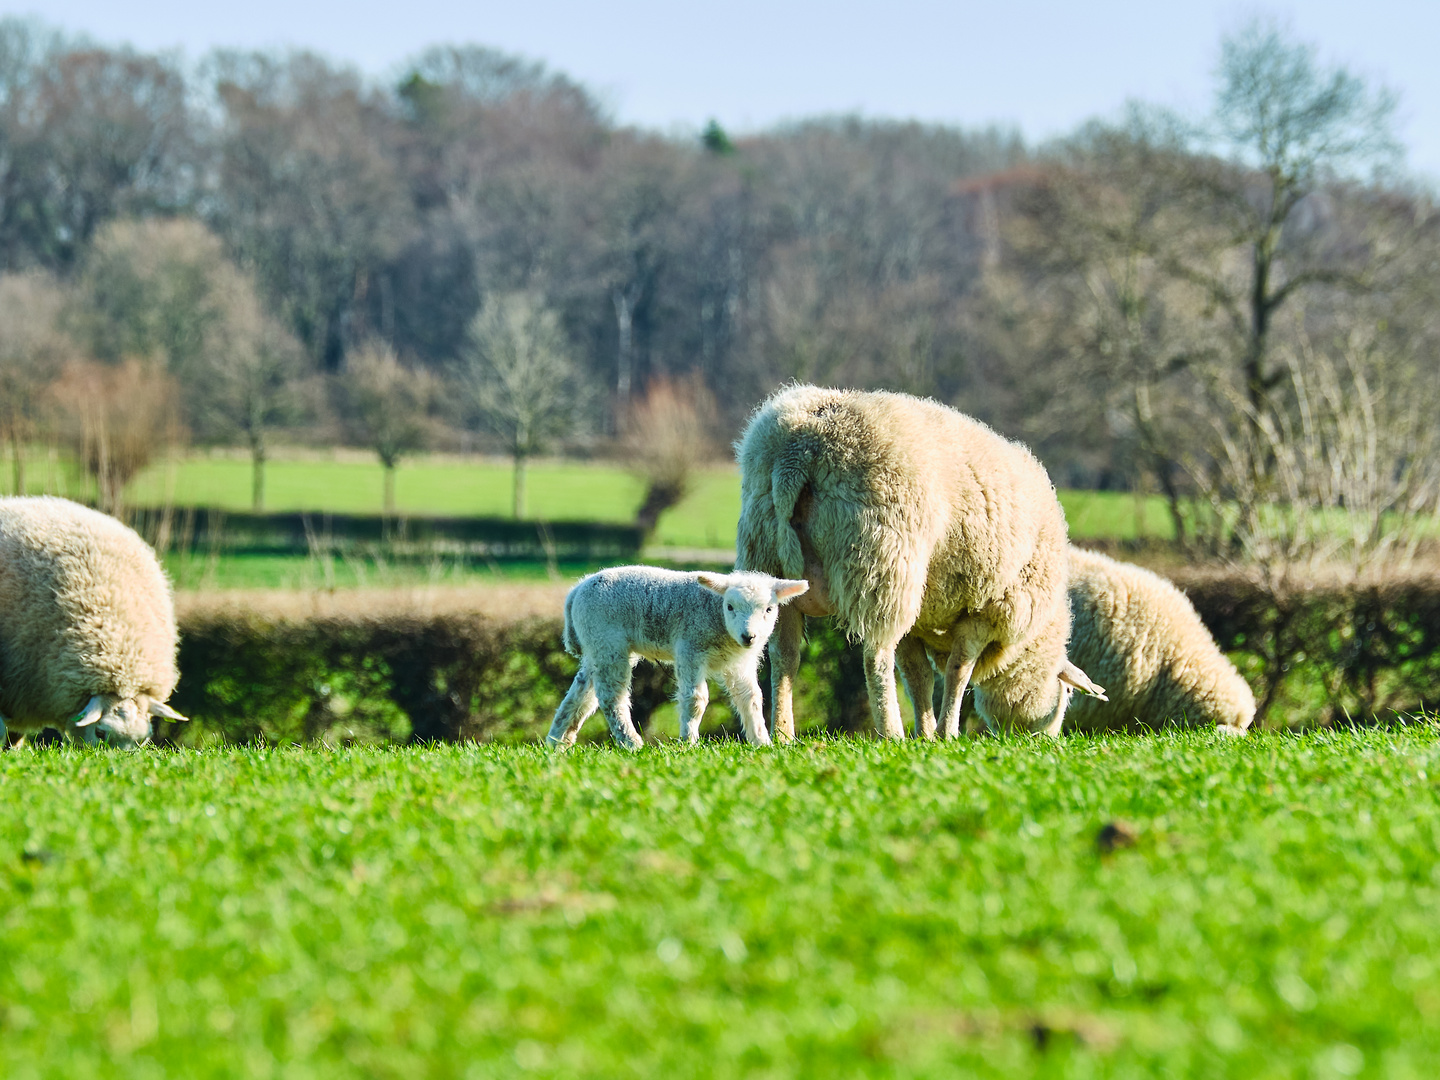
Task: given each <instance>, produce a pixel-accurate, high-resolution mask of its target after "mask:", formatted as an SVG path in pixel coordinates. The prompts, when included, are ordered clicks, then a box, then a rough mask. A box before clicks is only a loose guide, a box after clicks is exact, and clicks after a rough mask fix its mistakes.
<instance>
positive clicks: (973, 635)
mask: <svg viewBox="0 0 1440 1080" xmlns="http://www.w3.org/2000/svg"><path fill="white" fill-rule="evenodd" d="M954 633H955V640H954V643H953V644H952V645H951V646H950V657H949V659H948V660H946V661H945V696H944V698H943V699H942V700H941V703H940V721H941V722H942V723H943V724H944V725H945V738H947V739H958V738H959V737H960V705H961V703H962V702H963V701H964V700H965V690H966V688H967V687H968V686H969V685H970V676H971V674H973V673H974V671H975V663H976V661H978V660H979V659H980V654H981V653H982V652H984V651H985V646H986V645H988V644H989V643H990V627H989V626H988V625H986V624H985V623H983V622H981V621H980V620H978V619H961V620H960V621H959V622H958V623H956V624H955V630H954ZM972 728H973V730H972ZM979 730H980V729H979V721H978V720H967V721H966V723H965V734H967V735H976V734H978V733H979Z"/></svg>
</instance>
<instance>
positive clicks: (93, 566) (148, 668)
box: [0, 497, 179, 731]
mask: <svg viewBox="0 0 1440 1080" xmlns="http://www.w3.org/2000/svg"><path fill="white" fill-rule="evenodd" d="M177 640H178V639H177V635H176V631H175V607H174V603H173V600H172V598H171V594H170V583H169V582H168V581H167V580H166V578H165V574H164V572H163V571H162V570H161V569H160V564H159V563H158V562H157V561H156V559H155V553H154V552H153V551H152V550H151V549H150V547H149V545H147V544H146V543H145V541H143V540H141V539H140V537H139V536H137V535H136V534H135V532H134V531H133V530H131V529H128V528H126V527H125V526H124V525H122V524H120V522H118V521H116V520H115V519H114V518H112V517H109V516H107V515H105V514H102V513H99V512H98V511H95V510H89V509H87V508H85V507H83V506H80V505H78V504H77V503H73V502H70V501H68V500H66V499H57V498H50V497H40V498H3V499H0V716H3V717H4V722H5V723H6V724H8V725H9V726H10V727H12V728H15V729H16V730H19V731H35V730H40V729H42V728H45V727H54V728H58V729H60V730H64V729H65V726H66V724H67V722H68V721H70V720H71V719H72V718H73V717H74V716H75V715H76V713H77V712H78V711H79V710H80V709H81V708H83V707H84V706H85V704H86V702H88V701H89V700H90V698H91V697H93V696H94V695H97V694H104V695H111V696H113V697H116V698H122V699H138V700H139V702H140V707H141V708H142V709H143V708H144V707H145V706H146V704H147V701H146V700H144V699H147V698H148V699H150V700H154V701H157V702H163V701H165V699H166V698H168V697H169V696H170V693H171V691H172V690H174V688H175V683H176V680H177V679H178V678H179V675H178V672H177V670H176V666H175V651H176V645H177Z"/></svg>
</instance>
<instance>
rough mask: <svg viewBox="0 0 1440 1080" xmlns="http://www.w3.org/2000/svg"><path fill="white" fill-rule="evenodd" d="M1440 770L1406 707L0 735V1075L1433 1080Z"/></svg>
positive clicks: (1432, 743) (1437, 1048) (1439, 1030)
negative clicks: (1081, 732) (875, 727)
mask: <svg viewBox="0 0 1440 1080" xmlns="http://www.w3.org/2000/svg"><path fill="white" fill-rule="evenodd" d="M1437 784H1440V746H1437V742H1436V739H1435V735H1434V732H1433V730H1432V729H1430V728H1421V729H1412V730H1409V731H1402V732H1396V733H1385V732H1368V733H1363V734H1349V733H1343V734H1335V733H1331V734H1316V735H1311V736H1307V737H1298V738H1297V737H1285V736H1276V735H1260V736H1253V737H1250V738H1247V739H1244V740H1235V741H1227V740H1224V739H1220V738H1217V737H1215V736H1213V735H1204V734H1189V735H1186V734H1171V735H1165V736H1162V737H1156V738H1149V739H1143V740H1141V739H1108V740H1092V739H1085V738H1070V739H1065V740H1061V741H1058V742H1055V743H1048V742H1043V741H1031V740H1015V741H981V742H975V743H965V744H961V745H914V744H908V745H880V744H877V743H873V742H866V741H841V742H812V743H802V744H801V745H799V746H796V747H793V748H787V749H782V750H776V751H766V752H755V751H750V750H747V749H744V748H742V747H739V746H736V745H733V744H726V745H709V746H705V747H702V748H700V749H698V750H693V751H677V750H675V749H674V748H673V747H670V746H665V745H660V746H654V747H649V748H647V749H646V750H645V751H644V752H642V753H641V754H640V755H638V756H636V757H629V756H625V755H622V754H620V753H618V752H615V751H613V750H610V749H608V748H604V749H586V750H580V751H577V752H574V753H571V754H569V755H566V756H563V757H558V758H557V757H551V756H549V755H548V754H546V753H545V752H544V751H542V750H540V749H538V748H496V747H480V746H465V747H445V748H438V749H428V750H425V749H388V750H387V749H350V750H339V751H334V752H326V751H323V750H315V749H285V750H239V749H237V750H225V751H201V752H194V751H189V752H164V751H142V752H139V753H135V754H129V755H121V754H105V753H95V752H89V751H83V750H73V749H67V748H61V749H41V750H36V751H19V752H15V751H11V752H9V753H6V754H4V755H3V756H0V801H3V815H0V1075H3V1076H5V1077H7V1078H11V1080H18V1078H25V1077H40V1076H47V1077H50V1076H53V1077H82V1076H83V1077H109V1076H177V1077H179V1076H183V1077H206V1076H264V1077H333V1076H363V1077H406V1078H410V1077H460V1076H474V1077H487V1078H488V1077H506V1076H519V1075H522V1074H527V1075H540V1076H596V1077H601V1076H603V1077H626V1076H633V1077H657V1076H674V1077H686V1076H707V1077H708V1076H714V1077H739V1076H773V1077H795V1076H814V1077H831V1076H879V1077H926V1078H933V1077H970V1076H994V1077H1002V1076H1003V1077H1027V1076H1044V1077H1052V1076H1053V1077H1062V1076H1064V1077H1072V1076H1073V1077H1142V1076H1157V1077H1159V1076H1165V1077H1197V1078H1205V1080H1210V1078H1213V1077H1224V1076H1234V1077H1251V1076H1267V1077H1270V1076H1274V1077H1294V1078H1301V1077H1316V1078H1321V1077H1346V1076H1353V1075H1363V1076H1374V1077H1385V1078H1387V1080H1388V1078H1404V1077H1430V1076H1434V1075H1436V1069H1437V1067H1440V1024H1437V1021H1440V971H1437V968H1440V871H1437V869H1436V851H1437V848H1440V788H1437ZM1116 818H1120V819H1124V820H1125V821H1128V822H1129V823H1130V824H1131V827H1132V829H1133V832H1134V834H1135V837H1136V842H1135V845H1134V846H1133V847H1130V848H1122V849H1120V850H1116V851H1114V852H1113V853H1111V854H1102V853H1101V852H1100V851H1098V850H1097V846H1096V842H1095V838H1096V834H1097V832H1098V830H1100V828H1101V827H1102V825H1104V824H1105V823H1107V822H1109V821H1111V820H1112V819H1116Z"/></svg>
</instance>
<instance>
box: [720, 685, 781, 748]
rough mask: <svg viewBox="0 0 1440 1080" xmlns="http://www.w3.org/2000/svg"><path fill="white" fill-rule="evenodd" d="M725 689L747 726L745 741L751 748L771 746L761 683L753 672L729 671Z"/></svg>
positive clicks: (742, 721) (741, 719)
mask: <svg viewBox="0 0 1440 1080" xmlns="http://www.w3.org/2000/svg"><path fill="white" fill-rule="evenodd" d="M725 689H726V690H727V691H729V693H730V702H731V704H733V705H734V706H735V711H736V712H737V713H739V714H740V722H741V723H742V724H743V725H745V741H746V742H748V743H749V744H750V745H751V746H769V745H770V733H769V732H768V731H766V730H765V713H764V710H763V709H762V708H761V704H760V701H761V699H760V682H759V680H758V679H756V678H755V672H753V671H727V672H726V673H725Z"/></svg>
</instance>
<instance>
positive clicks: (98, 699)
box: [73, 694, 189, 750]
mask: <svg viewBox="0 0 1440 1080" xmlns="http://www.w3.org/2000/svg"><path fill="white" fill-rule="evenodd" d="M156 716H160V717H164V718H165V719H167V720H187V719H189V718H188V717H185V716H181V715H180V714H179V713H178V712H176V711H175V710H174V709H172V708H171V707H170V706H169V705H166V704H165V703H164V702H163V701H157V700H155V699H154V698H151V697H149V696H148V695H145V694H137V695H136V696H135V697H133V698H117V697H115V696H114V695H111V694H96V695H95V696H94V697H92V698H91V699H90V701H89V703H88V704H87V705H86V706H85V708H83V709H81V710H80V712H79V713H78V714H77V715H76V716H75V719H74V721H73V724H74V726H75V728H76V730H78V731H79V732H80V734H81V738H83V739H84V740H85V741H86V742H87V743H91V744H104V745H105V746H113V747H115V748H117V749H120V750H133V749H134V748H135V747H137V746H144V745H145V744H146V743H148V742H149V741H150V736H151V718H152V717H156Z"/></svg>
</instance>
